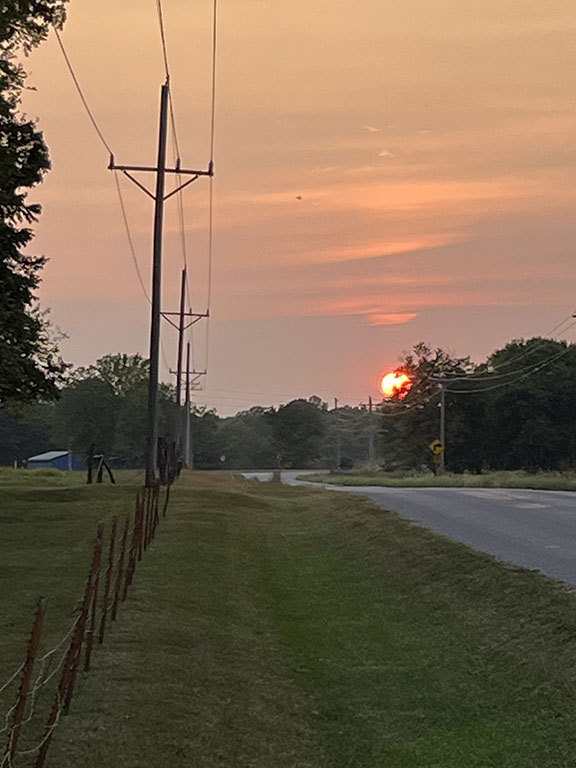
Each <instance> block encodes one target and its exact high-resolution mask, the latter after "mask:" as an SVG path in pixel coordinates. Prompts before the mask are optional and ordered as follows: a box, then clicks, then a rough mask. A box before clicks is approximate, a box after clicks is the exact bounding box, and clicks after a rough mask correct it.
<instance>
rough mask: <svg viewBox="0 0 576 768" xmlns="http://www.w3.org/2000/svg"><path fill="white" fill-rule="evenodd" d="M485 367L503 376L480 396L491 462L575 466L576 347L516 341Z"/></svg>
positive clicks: (508, 466) (538, 340) (495, 465)
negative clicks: (483, 403)
mask: <svg viewBox="0 0 576 768" xmlns="http://www.w3.org/2000/svg"><path fill="white" fill-rule="evenodd" d="M482 370H485V371H493V372H494V373H495V374H497V375H498V376H499V377H500V378H498V379H496V380H495V384H496V385H497V386H496V387H495V388H492V389H488V390H487V391H485V392H484V393H483V394H482V395H481V396H483V397H484V401H485V411H486V419H485V421H486V429H487V434H486V440H485V447H484V448H485V454H486V460H487V464H488V465H489V466H490V467H491V468H494V469H519V468H521V469H527V470H535V469H560V468H563V467H574V466H576V409H575V408H574V403H575V402H576V345H573V344H572V345H570V344H567V343H566V342H564V341H553V340H552V339H542V338H532V339H528V340H519V341H513V342H510V343H509V344H507V345H506V346H505V347H504V348H503V349H500V350H496V351H495V352H494V353H492V355H491V356H490V358H489V359H488V361H487V364H486V365H485V366H484V367H483V369H482ZM479 386H480V385H479V384H477V385H475V388H476V387H479ZM477 396H478V395H476V397H477Z"/></svg>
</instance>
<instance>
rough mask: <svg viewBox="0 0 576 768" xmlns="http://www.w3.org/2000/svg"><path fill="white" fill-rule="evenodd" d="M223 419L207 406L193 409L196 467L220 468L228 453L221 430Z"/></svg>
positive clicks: (193, 440) (192, 425) (192, 426)
mask: <svg viewBox="0 0 576 768" xmlns="http://www.w3.org/2000/svg"><path fill="white" fill-rule="evenodd" d="M220 427H221V419H220V418H219V416H218V414H217V413H216V412H215V411H212V410H208V409H206V408H195V409H194V410H193V415H192V420H191V428H192V450H193V453H194V466H195V467H196V469H220V468H221V467H222V465H223V464H224V462H222V461H221V460H220V458H221V456H224V457H225V461H226V460H227V454H226V441H225V438H224V435H223V433H222V430H221V428H220Z"/></svg>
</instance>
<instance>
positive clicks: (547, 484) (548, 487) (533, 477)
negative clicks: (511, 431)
mask: <svg viewBox="0 0 576 768" xmlns="http://www.w3.org/2000/svg"><path fill="white" fill-rule="evenodd" d="M301 479H302V480H306V481H307V482H310V483H322V484H329V485H344V486H369V485H373V486H387V487H389V488H528V489H531V490H539V491H576V472H537V473H530V472H520V471H515V472H505V471H502V472H484V473H483V474H481V475H470V474H451V473H446V474H443V475H433V474H432V473H431V472H430V473H424V474H417V475H414V474H403V473H401V472H379V473H362V472H358V473H351V474H343V475H332V474H330V473H329V472H317V473H310V474H308V473H307V474H305V475H302V478H301Z"/></svg>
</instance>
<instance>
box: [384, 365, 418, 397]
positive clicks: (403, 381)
mask: <svg viewBox="0 0 576 768" xmlns="http://www.w3.org/2000/svg"><path fill="white" fill-rule="evenodd" d="M411 389H412V382H411V381H410V377H409V376H408V375H407V374H405V373H402V371H391V372H390V373H386V374H385V375H384V376H382V378H381V380H380V391H381V392H382V394H383V395H384V397H397V398H398V399H399V400H403V399H404V398H405V397H406V395H407V394H408V392H410V390H411Z"/></svg>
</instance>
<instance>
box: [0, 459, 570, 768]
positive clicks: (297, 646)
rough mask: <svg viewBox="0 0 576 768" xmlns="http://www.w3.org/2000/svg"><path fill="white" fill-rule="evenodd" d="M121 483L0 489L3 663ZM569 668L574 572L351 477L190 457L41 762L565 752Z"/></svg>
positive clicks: (81, 553)
mask: <svg viewBox="0 0 576 768" xmlns="http://www.w3.org/2000/svg"><path fill="white" fill-rule="evenodd" d="M132 492H133V488H132V487H131V486H129V485H126V486H122V487H119V488H115V489H114V488H110V486H107V487H101V488H91V489H86V488H83V487H82V488H80V487H78V488H72V489H63V488H53V489H50V500H49V501H46V498H45V496H46V494H45V489H43V492H42V493H40V492H39V491H38V490H34V489H29V488H25V487H21V488H7V489H3V488H0V498H1V499H2V502H3V503H2V505H1V511H0V525H1V526H2V530H3V532H5V531H8V533H9V535H8V536H5V535H3V536H2V538H1V539H0V564H1V565H0V567H2V568H3V570H2V578H1V580H0V584H1V587H0V590H1V593H0V617H1V621H2V636H1V640H0V642H1V643H2V645H1V646H0V681H2V680H3V678H4V677H6V675H7V674H8V673H9V672H10V671H12V666H13V664H12V661H14V660H15V659H16V658H19V653H20V652H21V648H22V636H23V635H25V634H26V632H27V630H28V624H29V618H30V616H29V614H30V612H31V609H32V605H33V601H34V598H35V596H36V593H37V591H38V589H39V587H40V586H43V587H44V589H43V591H44V592H45V593H46V594H48V595H51V594H52V595H54V598H53V599H52V605H53V606H54V609H55V610H56V612H57V613H59V616H60V619H61V620H64V619H66V621H68V619H69V617H68V616H66V615H65V614H66V610H68V607H69V606H70V604H71V602H73V601H74V600H75V599H76V597H77V594H78V588H79V587H80V588H81V586H82V584H83V577H84V568H83V567H80V566H84V565H85V563H86V561H87V558H88V554H87V553H88V550H89V546H90V541H91V537H92V533H93V528H94V523H95V521H96V519H97V518H98V517H99V516H100V515H101V514H104V515H107V516H109V515H111V514H113V513H114V512H118V511H120V510H121V509H123V508H124V507H125V506H126V505H127V504H129V503H131V501H132V497H133V494H132ZM6 494H8V497H7V496H6ZM52 494H53V495H52ZM115 494H116V495H115ZM6 502H8V503H6ZM72 582H74V585H73V586H72ZM6 654H7V655H8V656H9V657H10V658H11V661H10V663H8V661H6V658H7V657H6ZM4 673H6V674H4ZM575 686H576V602H575V600H574V596H573V595H572V593H571V592H569V591H568V590H567V589H564V588H562V587H560V586H559V585H556V584H554V583H552V582H550V581H548V580H547V579H545V578H544V577H542V576H540V575H538V574H535V573H529V572H526V571H522V570H520V569H515V568H511V567H506V566H503V565H500V564H498V563H496V562H495V561H493V560H492V559H491V558H489V557H487V556H485V555H481V554H477V553H474V552H472V551H470V550H468V549H467V548H465V547H463V546H461V545H459V544H454V543H451V542H449V541H447V540H445V539H442V538H440V537H437V536H435V535H433V534H432V533H429V532H427V531H425V530H423V529H420V528H417V527H415V526H413V525H411V524H410V523H408V522H405V521H403V520H401V519H399V518H397V517H396V516H395V515H394V514H393V513H387V512H384V511H382V510H381V509H380V508H378V507H375V506H374V505H372V504H371V503H370V502H368V501H367V500H364V499H362V498H357V497H349V496H348V495H344V494H331V493H329V492H325V491H322V490H319V489H315V488H308V487H305V488H288V487H284V486H281V485H280V484H277V483H269V484H260V483H257V482H255V481H246V480H242V479H239V478H231V477H226V476H220V477H217V476H211V475H201V474H187V475H185V476H184V477H183V478H182V479H181V480H180V481H179V482H178V484H177V485H176V486H175V488H174V491H173V499H172V504H171V507H170V511H169V519H168V520H166V521H163V522H162V524H161V526H160V528H159V531H158V535H157V538H156V539H155V541H154V542H153V545H152V547H151V549H150V550H149V551H148V553H147V554H146V557H145V558H144V560H143V561H142V563H141V564H140V566H139V570H138V572H137V575H136V579H135V583H134V586H133V590H132V593H131V595H130V599H129V600H128V602H127V603H126V604H125V605H124V607H123V610H122V614H121V616H120V620H119V622H118V623H117V624H116V625H115V626H114V627H113V628H112V630H111V632H110V633H109V635H108V637H107V641H106V644H105V645H104V646H103V647H102V648H101V649H98V651H97V653H96V655H95V659H94V668H93V671H92V672H91V673H90V675H89V676H88V677H87V678H86V679H83V680H81V682H80V686H79V691H78V695H77V697H76V698H75V700H74V703H73V709H72V712H71V714H70V715H69V716H68V717H67V718H66V719H65V720H64V721H63V723H62V725H61V726H60V728H59V730H58V731H57V732H56V738H55V741H54V744H53V749H52V751H51V753H50V757H49V761H48V766H49V768H77V766H83V768H96V766H98V768H112V767H114V768H116V767H117V766H122V767H123V768H136V766H138V767H140V766H148V765H158V766H162V768H163V767H164V766H170V767H171V768H172V767H174V768H184V766H185V767H186V768H189V767H190V766H192V767H193V768H215V766H229V768H325V767H326V768H328V767H330V768H380V766H381V767H382V768H456V767H458V768H460V767H462V768H487V767H488V766H498V768H531V767H532V766H533V767H534V768H560V767H561V766H572V765H574V754H575V751H576V731H575V729H574V721H575V718H576V697H575V696H574V691H575ZM1 706H2V701H1V700H0V707H1ZM0 711H1V710H0ZM15 768H18V766H16V767H15Z"/></svg>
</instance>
